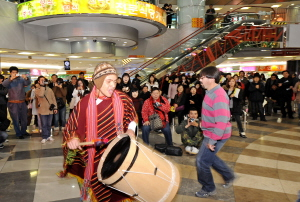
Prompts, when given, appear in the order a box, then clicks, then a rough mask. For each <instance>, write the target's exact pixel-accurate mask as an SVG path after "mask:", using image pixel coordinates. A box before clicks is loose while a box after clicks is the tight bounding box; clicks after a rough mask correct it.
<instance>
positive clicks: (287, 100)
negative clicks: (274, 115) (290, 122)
mask: <svg viewBox="0 0 300 202" xmlns="http://www.w3.org/2000/svg"><path fill="white" fill-rule="evenodd" d="M282 75H283V77H282V78H281V79H279V81H278V87H279V88H278V90H279V94H280V108H281V114H282V118H286V110H285V106H286V108H287V111H288V116H289V118H290V119H293V118H294V117H293V111H292V105H291V102H292V96H293V79H292V78H291V77H290V74H289V72H288V71H287V70H286V71H283V72H282Z"/></svg>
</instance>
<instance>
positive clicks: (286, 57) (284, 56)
mask: <svg viewBox="0 0 300 202" xmlns="http://www.w3.org/2000/svg"><path fill="white" fill-rule="evenodd" d="M283 57H286V58H293V57H295V56H283Z"/></svg>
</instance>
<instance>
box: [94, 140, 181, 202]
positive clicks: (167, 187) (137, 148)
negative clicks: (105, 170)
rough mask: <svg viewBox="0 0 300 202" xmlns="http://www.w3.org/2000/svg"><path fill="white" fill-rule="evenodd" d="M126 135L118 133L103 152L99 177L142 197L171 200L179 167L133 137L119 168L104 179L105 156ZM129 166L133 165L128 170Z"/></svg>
mask: <svg viewBox="0 0 300 202" xmlns="http://www.w3.org/2000/svg"><path fill="white" fill-rule="evenodd" d="M123 137H126V136H125V135H121V136H118V137H117V138H116V139H115V140H113V141H112V142H111V143H110V144H109V145H108V147H107V149H106V151H105V152H104V153H103V155H102V158H101V160H100V162H99V166H98V171H97V175H98V179H99V181H101V182H102V183H104V184H106V185H108V186H112V187H113V188H115V189H117V190H119V191H121V192H124V193H126V194H128V195H129V196H133V197H134V198H135V199H137V200H140V201H149V202H150V201H153V202H158V201H172V199H173V198H174V197H175V195H176V193H177V191H178V188H179V184H180V174H179V172H178V169H177V167H176V166H175V165H174V164H173V163H172V162H170V161H169V160H167V159H165V158H163V157H162V156H160V155H159V154H157V153H155V152H153V151H152V150H151V149H149V148H148V147H146V146H144V145H143V144H141V143H139V142H137V141H135V140H133V139H131V144H130V149H129V151H128V154H127V156H126V158H125V160H124V162H123V163H122V165H121V166H120V167H119V169H118V171H117V172H115V173H114V174H113V175H112V176H111V177H109V178H108V179H105V180H102V176H101V168H102V167H103V163H104V161H105V158H106V157H107V155H108V154H109V152H110V151H111V149H112V147H113V146H114V145H115V144H116V143H117V142H118V141H119V140H120V139H121V138H123ZM134 159H135V160H134ZM133 161H134V162H133ZM130 166H131V167H130ZM129 167H130V169H129V170H127V169H128V168H129ZM156 168H157V169H156ZM127 171H129V172H127ZM122 176H124V178H122ZM120 179H121V180H120ZM118 180H119V181H118ZM117 181H118V182H117ZM111 184H113V185H111ZM135 194H137V196H135Z"/></svg>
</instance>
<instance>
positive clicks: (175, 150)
mask: <svg viewBox="0 0 300 202" xmlns="http://www.w3.org/2000/svg"><path fill="white" fill-rule="evenodd" d="M165 153H166V154H167V155H171V156H182V153H183V152H182V149H181V148H180V147H175V146H167V148H166V151H165Z"/></svg>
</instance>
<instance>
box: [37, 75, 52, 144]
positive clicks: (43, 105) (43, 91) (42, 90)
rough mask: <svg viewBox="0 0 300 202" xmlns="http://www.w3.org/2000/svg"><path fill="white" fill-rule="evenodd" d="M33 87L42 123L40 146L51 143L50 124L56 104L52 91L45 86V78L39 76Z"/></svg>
mask: <svg viewBox="0 0 300 202" xmlns="http://www.w3.org/2000/svg"><path fill="white" fill-rule="evenodd" d="M37 80H38V83H37V84H36V85H35V87H36V89H35V94H36V97H37V99H38V113H39V114H40V117H41V122H42V138H43V139H42V141H41V143H42V144H45V143H46V141H53V140H54V139H53V138H52V137H51V136H50V135H51V124H52V118H53V114H56V113H57V104H56V99H55V96H54V93H53V91H52V90H51V88H49V87H47V86H46V83H45V77H43V76H39V77H38V79H37Z"/></svg>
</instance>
